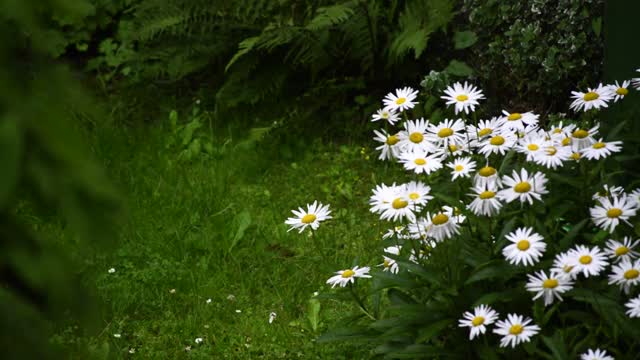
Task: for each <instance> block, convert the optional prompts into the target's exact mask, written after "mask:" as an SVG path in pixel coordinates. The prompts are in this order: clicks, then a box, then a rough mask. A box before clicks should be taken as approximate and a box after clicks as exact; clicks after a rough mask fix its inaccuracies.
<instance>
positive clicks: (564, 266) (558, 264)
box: [551, 251, 578, 279]
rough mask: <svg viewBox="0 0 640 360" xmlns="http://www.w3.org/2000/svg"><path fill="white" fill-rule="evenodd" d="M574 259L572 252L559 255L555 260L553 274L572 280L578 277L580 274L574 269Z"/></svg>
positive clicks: (552, 268)
mask: <svg viewBox="0 0 640 360" xmlns="http://www.w3.org/2000/svg"><path fill="white" fill-rule="evenodd" d="M574 262H575V261H574V257H573V256H572V254H571V252H570V251H567V252H563V253H559V254H557V255H556V257H555V259H554V260H553V266H552V267H551V272H552V273H559V274H564V275H566V276H569V277H570V278H571V279H575V278H576V277H578V273H577V272H576V271H574V270H575V267H574Z"/></svg>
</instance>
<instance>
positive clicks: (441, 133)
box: [438, 128, 453, 138]
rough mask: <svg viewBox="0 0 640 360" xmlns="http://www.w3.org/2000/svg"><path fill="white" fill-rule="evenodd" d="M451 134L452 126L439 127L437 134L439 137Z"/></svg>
mask: <svg viewBox="0 0 640 360" xmlns="http://www.w3.org/2000/svg"><path fill="white" fill-rule="evenodd" d="M451 135H453V129H452V128H442V129H440V131H438V136H439V137H441V138H445V137H447V136H451Z"/></svg>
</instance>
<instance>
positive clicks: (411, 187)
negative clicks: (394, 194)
mask: <svg viewBox="0 0 640 360" xmlns="http://www.w3.org/2000/svg"><path fill="white" fill-rule="evenodd" d="M402 188H403V190H404V194H403V195H404V196H406V198H407V200H409V205H410V206H413V207H416V208H417V209H421V208H422V206H424V205H426V204H427V203H428V202H429V200H431V199H433V196H431V195H429V193H430V192H431V187H430V186H427V185H425V184H424V183H422V182H421V181H411V182H408V183H406V184H404V185H402Z"/></svg>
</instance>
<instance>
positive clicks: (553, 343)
mask: <svg viewBox="0 0 640 360" xmlns="http://www.w3.org/2000/svg"><path fill="white" fill-rule="evenodd" d="M541 337H542V342H543V343H544V344H545V345H546V346H547V347H548V348H549V350H551V353H552V354H553V358H554V359H556V360H565V359H568V358H569V355H568V354H567V349H566V347H565V345H564V340H563V339H562V335H561V333H560V332H558V331H556V333H555V334H554V336H553V338H550V337H548V336H544V335H542V336H541Z"/></svg>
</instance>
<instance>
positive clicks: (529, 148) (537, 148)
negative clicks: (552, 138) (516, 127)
mask: <svg viewBox="0 0 640 360" xmlns="http://www.w3.org/2000/svg"><path fill="white" fill-rule="evenodd" d="M550 145H551V144H550V142H549V141H548V140H546V139H545V138H544V136H540V134H537V133H530V134H527V135H526V136H525V137H523V138H522V139H520V141H519V142H518V145H517V146H516V151H517V152H519V153H522V154H526V155H527V161H533V160H534V156H535V155H536V154H537V153H539V152H541V151H543V150H544V148H546V147H547V146H550Z"/></svg>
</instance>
